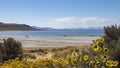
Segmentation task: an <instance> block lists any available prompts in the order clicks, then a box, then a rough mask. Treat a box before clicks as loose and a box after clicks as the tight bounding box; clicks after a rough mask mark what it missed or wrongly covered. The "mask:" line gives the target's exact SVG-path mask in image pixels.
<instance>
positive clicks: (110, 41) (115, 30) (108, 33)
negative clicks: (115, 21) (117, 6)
mask: <svg viewBox="0 0 120 68" xmlns="http://www.w3.org/2000/svg"><path fill="white" fill-rule="evenodd" d="M104 32H105V36H104V38H105V43H106V46H107V47H109V49H110V51H111V54H110V55H111V58H112V59H114V60H118V61H119V62H120V26H117V25H112V26H106V27H104Z"/></svg>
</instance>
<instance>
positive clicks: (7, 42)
mask: <svg viewBox="0 0 120 68" xmlns="http://www.w3.org/2000/svg"><path fill="white" fill-rule="evenodd" d="M0 54H1V55H0V58H1V59H0V61H2V62H3V61H7V60H9V59H15V58H16V57H21V55H22V54H23V50H22V45H21V43H20V42H17V41H16V40H14V39H13V38H8V39H4V40H3V43H0Z"/></svg>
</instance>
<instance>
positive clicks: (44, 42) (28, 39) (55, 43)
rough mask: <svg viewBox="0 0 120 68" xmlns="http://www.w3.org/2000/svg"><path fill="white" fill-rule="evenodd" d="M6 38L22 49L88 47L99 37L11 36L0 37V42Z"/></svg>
mask: <svg viewBox="0 0 120 68" xmlns="http://www.w3.org/2000/svg"><path fill="white" fill-rule="evenodd" d="M8 37H12V38H14V39H15V40H17V41H19V42H21V43H22V45H23V47H63V46H81V45H90V43H92V40H95V39H97V38H99V36H65V37H64V36H45V37H44V36H42V37H40V36H39V37H37V36H11V35H0V41H1V42H2V41H3V39H6V38H8Z"/></svg>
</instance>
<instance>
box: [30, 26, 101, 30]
mask: <svg viewBox="0 0 120 68" xmlns="http://www.w3.org/2000/svg"><path fill="white" fill-rule="evenodd" d="M32 27H33V28H35V29H41V30H86V29H93V30H103V27H88V28H61V29H57V28H50V27H38V26H32Z"/></svg>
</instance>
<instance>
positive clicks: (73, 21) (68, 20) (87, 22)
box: [48, 17, 119, 28]
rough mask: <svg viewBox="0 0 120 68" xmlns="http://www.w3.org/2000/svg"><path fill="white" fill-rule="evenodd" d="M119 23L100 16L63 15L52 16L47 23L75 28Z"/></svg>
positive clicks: (56, 26)
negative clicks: (61, 16)
mask: <svg viewBox="0 0 120 68" xmlns="http://www.w3.org/2000/svg"><path fill="white" fill-rule="evenodd" d="M114 24H119V22H118V20H116V19H110V18H101V17H85V18H78V17H63V18H54V19H53V20H52V21H51V22H50V23H49V24H48V25H49V26H51V27H55V28H70V27H72V28H75V27H77V28H78V27H85V28H86V27H103V26H106V25H114Z"/></svg>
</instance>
